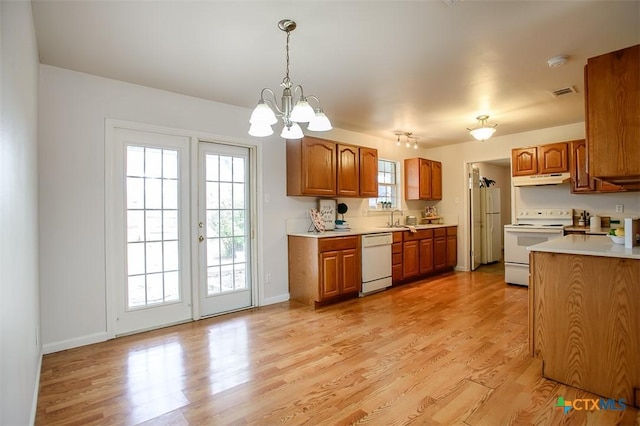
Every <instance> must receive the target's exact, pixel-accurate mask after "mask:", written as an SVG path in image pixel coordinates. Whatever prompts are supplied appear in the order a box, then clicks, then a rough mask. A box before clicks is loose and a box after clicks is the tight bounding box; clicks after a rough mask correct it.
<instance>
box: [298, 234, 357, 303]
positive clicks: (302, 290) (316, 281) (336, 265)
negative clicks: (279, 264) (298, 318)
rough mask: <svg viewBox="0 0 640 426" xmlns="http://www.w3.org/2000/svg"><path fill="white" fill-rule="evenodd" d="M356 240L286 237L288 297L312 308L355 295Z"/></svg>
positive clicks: (347, 237) (346, 237)
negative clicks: (287, 239)
mask: <svg viewBox="0 0 640 426" xmlns="http://www.w3.org/2000/svg"><path fill="white" fill-rule="evenodd" d="M360 265H361V262H360V236H359V235H352V236H345V237H332V238H320V239H318V238H306V237H297V236H292V235H290V236H289V293H290V297H291V299H292V300H297V301H299V302H302V303H304V304H306V305H310V306H312V307H314V308H316V307H317V306H319V305H320V304H322V303H323V302H327V301H330V300H336V299H339V298H344V297H351V296H355V295H357V293H358V291H360V285H361V281H362V274H361V271H360V268H361V266H360Z"/></svg>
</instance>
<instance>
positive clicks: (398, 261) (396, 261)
mask: <svg viewBox="0 0 640 426" xmlns="http://www.w3.org/2000/svg"><path fill="white" fill-rule="evenodd" d="M391 264H392V265H402V253H394V254H392V255H391Z"/></svg>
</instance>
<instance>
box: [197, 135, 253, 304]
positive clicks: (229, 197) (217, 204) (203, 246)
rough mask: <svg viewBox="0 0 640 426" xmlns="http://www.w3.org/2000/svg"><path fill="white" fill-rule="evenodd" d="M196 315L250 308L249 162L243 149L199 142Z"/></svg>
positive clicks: (247, 150) (248, 154)
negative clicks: (197, 299)
mask: <svg viewBox="0 0 640 426" xmlns="http://www.w3.org/2000/svg"><path fill="white" fill-rule="evenodd" d="M198 162H199V166H200V167H199V183H198V186H199V201H198V205H199V215H198V216H199V223H198V227H199V235H198V239H199V252H200V253H199V259H200V267H199V268H198V269H199V271H200V280H199V281H200V289H199V295H200V296H199V299H200V315H201V316H209V315H215V314H219V313H223V312H230V311H235V310H239V309H244V308H248V307H250V306H252V303H253V302H252V300H253V299H252V297H253V295H252V275H253V274H252V262H251V257H252V256H251V253H252V250H251V236H252V232H251V222H252V221H251V208H250V207H251V206H250V200H251V177H250V170H251V162H250V151H249V149H248V148H245V147H238V146H231V145H224V144H217V143H209V142H200V146H199V155H198Z"/></svg>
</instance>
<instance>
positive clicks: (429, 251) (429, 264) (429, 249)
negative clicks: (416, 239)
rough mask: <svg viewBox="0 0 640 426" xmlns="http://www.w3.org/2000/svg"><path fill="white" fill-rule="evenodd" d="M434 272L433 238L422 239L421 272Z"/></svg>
mask: <svg viewBox="0 0 640 426" xmlns="http://www.w3.org/2000/svg"><path fill="white" fill-rule="evenodd" d="M429 272H433V238H427V239H424V240H420V273H421V274H427V273H429Z"/></svg>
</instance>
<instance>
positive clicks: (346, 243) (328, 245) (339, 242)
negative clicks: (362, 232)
mask: <svg viewBox="0 0 640 426" xmlns="http://www.w3.org/2000/svg"><path fill="white" fill-rule="evenodd" d="M359 241H360V240H359V237H357V236H352V237H331V238H320V239H319V240H318V251H319V252H323V251H331V250H346V249H356V248H358V247H359V244H358V243H359Z"/></svg>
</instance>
